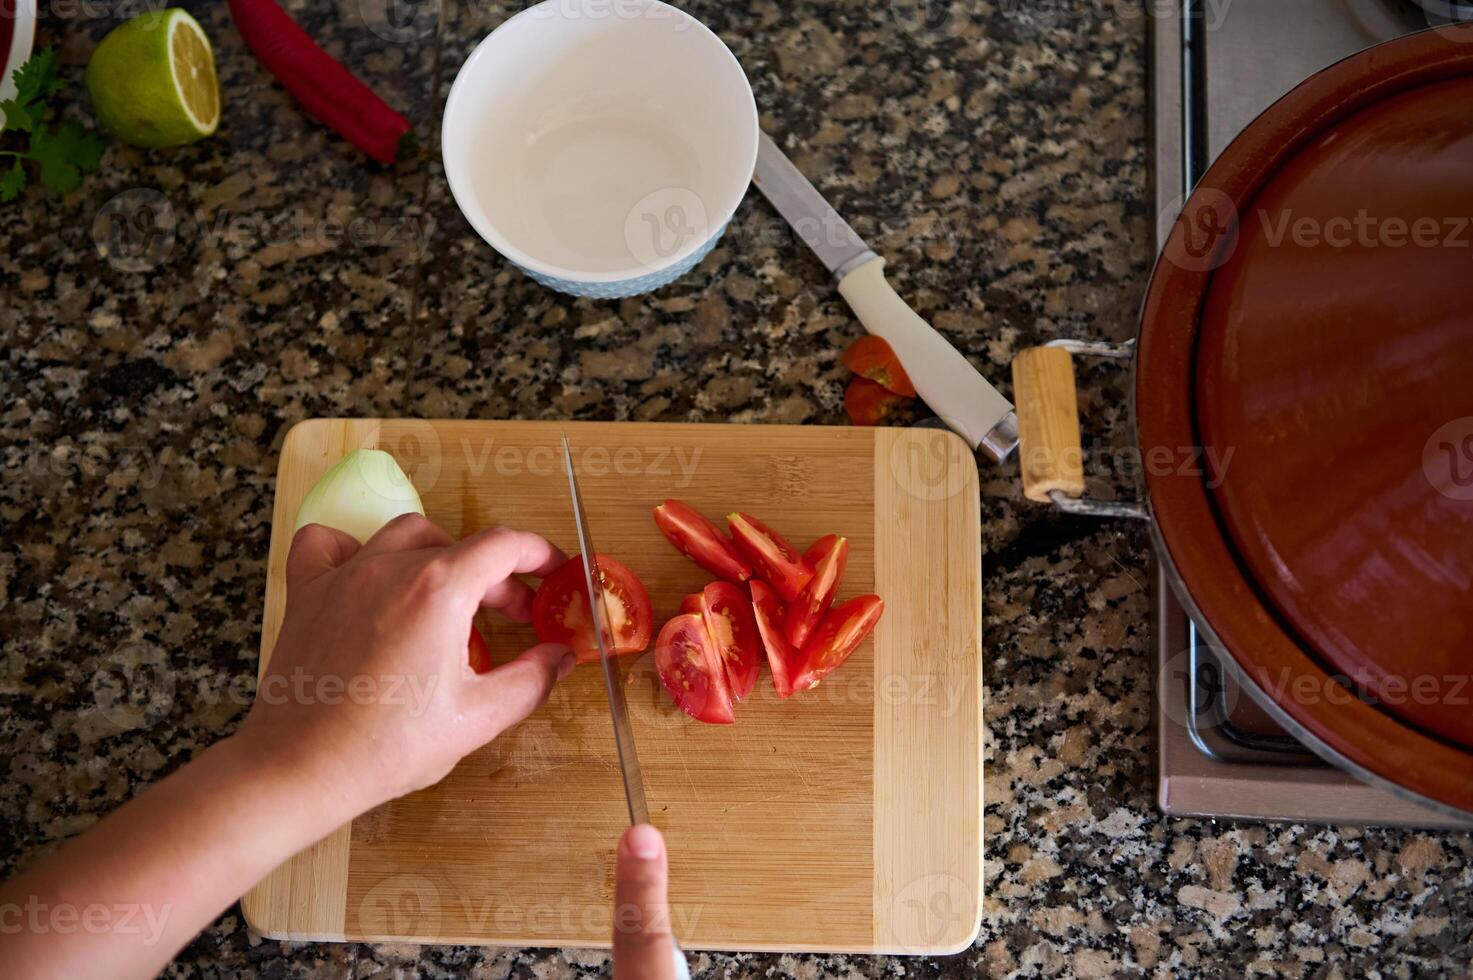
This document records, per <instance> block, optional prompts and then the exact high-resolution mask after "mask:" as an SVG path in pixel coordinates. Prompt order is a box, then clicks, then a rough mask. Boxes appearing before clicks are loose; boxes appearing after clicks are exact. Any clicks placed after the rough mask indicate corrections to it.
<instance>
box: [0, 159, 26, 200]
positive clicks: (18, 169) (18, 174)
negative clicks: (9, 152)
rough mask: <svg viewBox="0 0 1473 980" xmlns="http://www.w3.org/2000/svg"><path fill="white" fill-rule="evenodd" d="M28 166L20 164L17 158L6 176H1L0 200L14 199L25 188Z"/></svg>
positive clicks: (6, 172)
mask: <svg viewBox="0 0 1473 980" xmlns="http://www.w3.org/2000/svg"><path fill="white" fill-rule="evenodd" d="M25 186H26V168H25V167H22V166H21V165H20V159H19V158H17V159H16V160H15V163H14V164H13V165H12V166H11V168H10V169H9V170H7V171H5V176H3V177H0V201H13V200H15V199H16V198H17V197H19V196H20V192H21V191H23V190H25Z"/></svg>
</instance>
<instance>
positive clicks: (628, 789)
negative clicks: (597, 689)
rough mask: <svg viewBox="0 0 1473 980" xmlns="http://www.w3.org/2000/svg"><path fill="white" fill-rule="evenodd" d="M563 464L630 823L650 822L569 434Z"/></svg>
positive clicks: (606, 606) (622, 681) (622, 682)
mask: <svg viewBox="0 0 1473 980" xmlns="http://www.w3.org/2000/svg"><path fill="white" fill-rule="evenodd" d="M563 466H564V468H566V469H567V471H568V493H569V494H570V495H571V496H572V498H573V523H574V524H575V525H576V526H577V529H578V550H579V551H581V552H582V553H583V584H584V586H585V587H586V588H587V589H588V608H589V609H590V610H591V611H592V614H593V632H594V635H595V637H596V638H597V639H598V660H599V663H600V664H601V665H602V666H603V671H604V688H605V690H606V692H607V693H608V696H609V716H610V717H611V718H612V719H613V722H614V746H615V747H616V748H617V749H618V751H619V774H620V775H621V776H622V777H623V779H624V800H625V802H626V803H628V804H629V822H630V824H638V823H649V822H650V808H649V803H648V802H646V800H645V796H644V773H643V770H641V769H640V767H639V752H638V751H637V750H636V749H635V747H634V727H633V726H632V725H631V724H630V723H629V702H628V701H627V700H625V698H624V678H623V676H622V675H621V674H620V673H619V668H618V666H617V665H616V664H615V663H614V658H613V656H612V655H611V654H610V653H609V647H610V646H611V645H612V643H613V636H612V635H611V634H610V633H609V632H608V623H609V607H608V603H607V602H606V601H605V599H604V590H603V589H602V588H599V587H597V586H596V585H595V582H602V581H603V576H602V575H600V574H599V571H598V552H596V551H594V550H593V541H592V540H591V538H590V537H589V532H588V512H587V511H585V510H584V509H583V495H582V494H580V493H579V492H578V477H577V475H576V474H575V473H574V472H573V450H572V448H571V447H570V446H569V445H568V434H567V433H566V432H565V433H563Z"/></svg>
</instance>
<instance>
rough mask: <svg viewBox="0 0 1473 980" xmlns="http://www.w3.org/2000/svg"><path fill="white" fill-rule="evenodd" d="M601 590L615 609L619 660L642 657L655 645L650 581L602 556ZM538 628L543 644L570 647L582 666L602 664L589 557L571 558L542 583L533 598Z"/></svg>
mask: <svg viewBox="0 0 1473 980" xmlns="http://www.w3.org/2000/svg"><path fill="white" fill-rule="evenodd" d="M597 558H598V560H597V566H598V572H599V574H598V579H599V586H600V587H601V588H602V589H603V593H604V602H605V604H606V605H607V606H608V610H609V622H608V627H609V634H610V636H611V637H612V639H613V644H614V645H613V649H612V650H610V651H609V652H610V653H611V654H613V655H614V656H622V655H624V654H629V653H638V652H640V651H641V650H643V649H644V648H645V647H647V646H649V645H650V633H651V632H652V623H653V620H654V610H653V609H652V608H651V607H650V597H649V593H648V592H646V591H645V588H644V583H643V582H641V581H640V580H639V576H637V575H635V574H634V573H633V572H632V571H630V570H629V568H628V567H627V566H625V565H623V564H621V563H620V562H617V561H615V560H614V559H612V558H610V557H608V556H607V555H599V556H597ZM532 628H533V629H534V630H536V632H537V639H538V640H539V641H540V642H542V643H564V644H566V645H567V646H568V647H569V648H570V649H571V650H572V651H573V653H575V654H577V656H578V662H579V663H589V662H591V661H596V660H598V638H597V637H596V636H595V635H594V629H593V615H592V612H591V610H590V609H589V608H588V589H587V587H586V586H585V585H584V583H583V556H581V555H579V556H577V557H575V558H572V559H569V560H568V561H567V562H566V563H564V564H563V565H562V567H560V568H559V569H558V570H557V571H555V572H553V573H552V574H551V575H549V576H547V578H545V579H543V580H542V586H541V587H540V588H539V589H538V590H537V596H536V598H534V599H533V600H532Z"/></svg>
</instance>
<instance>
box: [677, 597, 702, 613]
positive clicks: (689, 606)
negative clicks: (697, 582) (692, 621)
mask: <svg viewBox="0 0 1473 980" xmlns="http://www.w3.org/2000/svg"><path fill="white" fill-rule="evenodd" d="M680 611H681V613H682V614H684V613H695V614H696V615H697V616H699V615H700V614H701V594H700V593H699V592H692V593H691V594H690V595H688V596H686V597H685V598H684V599H681V600H680Z"/></svg>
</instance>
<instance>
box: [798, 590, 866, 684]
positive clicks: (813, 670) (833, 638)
mask: <svg viewBox="0 0 1473 980" xmlns="http://www.w3.org/2000/svg"><path fill="white" fill-rule="evenodd" d="M884 611H885V600H883V599H881V598H880V597H879V596H877V595H862V596H860V597H859V598H857V599H850V600H849V601H848V602H846V603H844V604H843V605H841V606H838V607H836V608H834V609H830V610H829V612H828V615H826V616H824V618H823V619H822V621H820V622H819V624H818V628H817V629H816V630H814V631H813V635H812V636H811V637H809V639H808V642H807V644H805V645H804V647H803V651H802V652H801V653H800V654H799V655H798V661H797V669H796V670H795V671H794V677H793V690H795V691H806V690H808V689H809V688H810V687H813V686H814V685H815V684H817V683H818V682H819V681H821V680H823V679H824V678H825V677H827V676H828V675H829V674H832V673H833V672H834V669H835V668H837V667H838V666H839V665H840V664H842V663H843V662H844V661H845V660H848V659H849V655H850V654H851V653H853V652H854V651H855V650H857V649H859V644H860V642H861V641H863V640H864V638H865V637H866V636H868V635H869V633H870V630H872V629H874V628H875V624H876V623H878V622H879V621H880V614H881V613H882V612H884Z"/></svg>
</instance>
